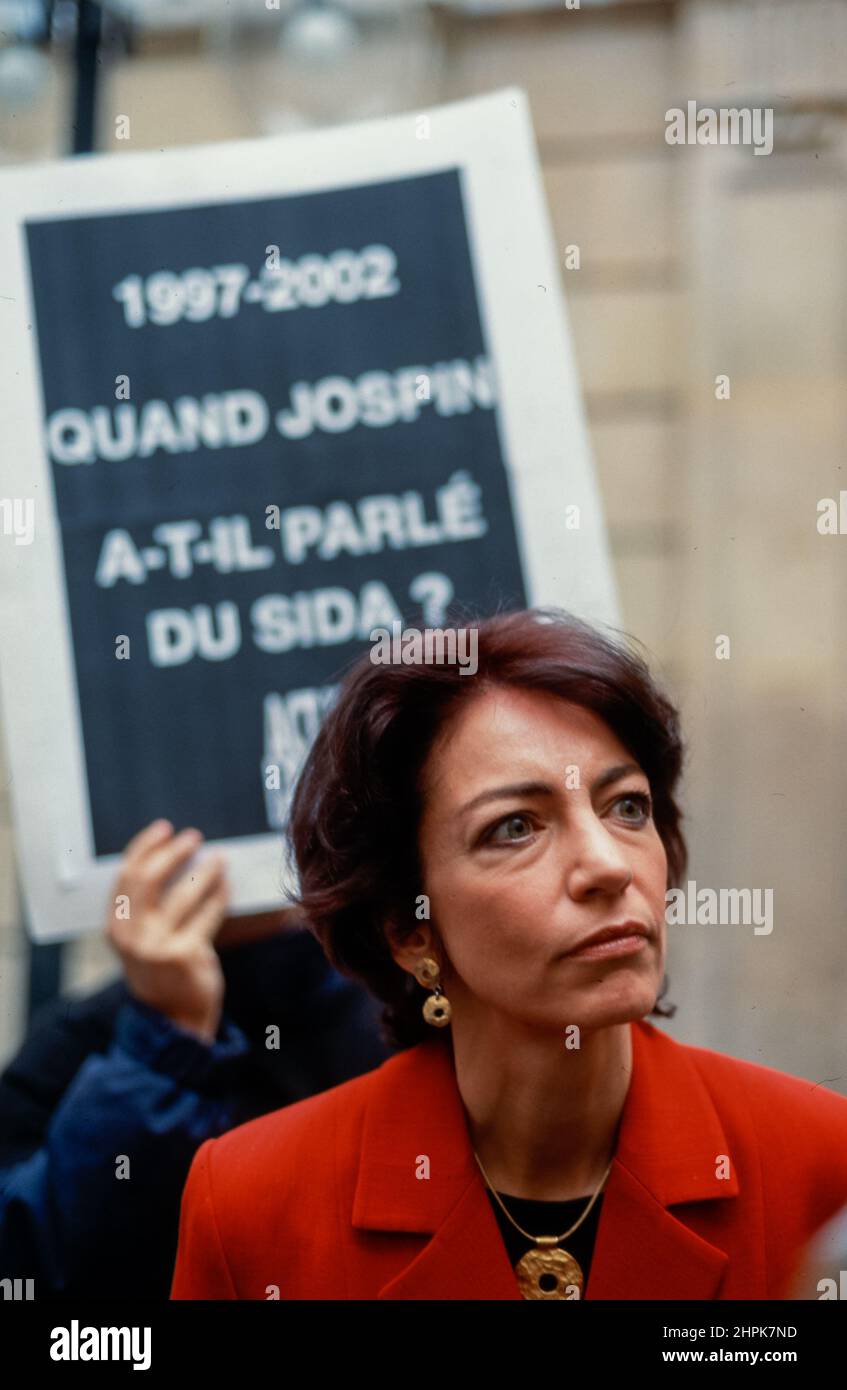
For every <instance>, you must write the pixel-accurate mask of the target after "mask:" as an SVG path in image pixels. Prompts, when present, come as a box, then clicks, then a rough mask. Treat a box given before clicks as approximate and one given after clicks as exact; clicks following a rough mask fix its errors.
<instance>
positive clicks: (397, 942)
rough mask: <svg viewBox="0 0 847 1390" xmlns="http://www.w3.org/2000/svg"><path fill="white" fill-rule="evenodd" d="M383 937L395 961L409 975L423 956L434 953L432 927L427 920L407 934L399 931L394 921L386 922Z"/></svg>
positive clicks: (413, 971) (412, 973)
mask: <svg viewBox="0 0 847 1390" xmlns="http://www.w3.org/2000/svg"><path fill="white" fill-rule="evenodd" d="M385 937H386V940H387V942H388V949H389V950H390V952H391V954H392V956H393V958H394V960H395V961H396V963H397V964H398V965H399V966H400V968H401V970H407V971H408V972H409V974H411V975H414V973H415V971H416V969H417V968H418V966H419V965H420V962H421V961H422V960H423V959H424V957H425V956H429V955H433V954H434V953H435V948H434V942H433V933H432V928H431V927H430V925H429V923H428V922H421V923H420V924H419V925H416V926H415V927H414V929H413V930H412V931H411V932H409V933H408V934H405V933H403V932H401V929H400V927H399V925H398V924H397V923H396V922H394V921H390V922H387V923H386V927H385ZM436 958H437V957H436Z"/></svg>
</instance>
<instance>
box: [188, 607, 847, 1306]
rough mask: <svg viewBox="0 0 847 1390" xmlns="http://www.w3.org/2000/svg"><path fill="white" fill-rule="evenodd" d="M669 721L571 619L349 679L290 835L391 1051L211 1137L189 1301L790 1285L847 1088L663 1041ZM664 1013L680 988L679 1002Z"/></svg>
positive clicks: (197, 1186)
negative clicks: (374, 1005)
mask: <svg viewBox="0 0 847 1390" xmlns="http://www.w3.org/2000/svg"><path fill="white" fill-rule="evenodd" d="M681 764H682V744H681V738H680V733H679V727H678V720H677V715H676V712H675V710H674V708H673V707H672V705H671V704H670V703H669V701H668V700H667V698H666V697H665V696H664V695H663V694H662V693H661V692H660V691H659V690H658V689H657V688H656V686H655V684H654V683H653V681H652V679H651V677H650V674H649V672H648V670H647V668H646V666H645V665H644V663H643V661H642V660H641V659H640V657H639V656H637V655H636V654H635V653H634V651H632V650H630V649H628V648H627V647H625V646H624V645H623V644H619V643H618V642H617V641H612V640H610V639H608V638H606V637H604V636H601V635H600V634H599V633H598V632H596V631H594V630H593V629H592V628H591V627H589V626H587V625H586V624H584V623H582V622H580V621H578V620H576V619H575V618H572V617H570V616H568V615H566V614H561V613H551V612H546V613H538V612H534V613H533V612H530V613H516V614H511V615H505V616H497V617H494V618H491V619H488V620H487V621H485V622H483V623H481V624H480V625H479V628H478V671H477V674H476V678H475V679H469V678H468V677H466V676H465V675H464V674H463V672H462V671H461V669H460V668H459V667H458V666H456V665H453V666H450V665H436V664H429V665H425V664H421V665H400V664H397V665H393V666H392V665H376V664H373V663H371V662H370V661H369V660H368V659H367V658H365V659H363V660H362V661H361V662H360V663H359V664H358V665H357V666H356V667H354V669H353V670H352V672H351V673H350V675H349V676H348V678H347V680H346V681H345V683H344V685H343V686H342V690H341V694H340V697H339V700H338V702H337V704H336V705H335V707H334V709H333V710H332V711H331V712H330V714H329V715H328V716H327V718H326V720H325V722H324V724H323V727H322V729H321V732H320V734H319V736H318V738H317V740H316V742H315V744H314V746H313V749H312V752H311V755H310V757H309V759H308V761H307V764H306V766H305V768H304V771H303V775H302V777H301V780H300V783H299V785H298V788H297V792H296V795H295V798H294V802H293V806H292V815H291V824H290V836H291V842H292V848H293V853H294V858H295V861H296V864H297V868H298V871H299V877H300V894H301V902H302V906H303V908H304V909H305V913H306V915H307V917H308V919H309V921H310V923H311V925H312V929H313V930H314V932H315V933H316V935H317V936H318V938H319V940H320V941H321V943H322V945H323V947H324V949H325V951H326V952H327V955H328V956H329V958H330V960H331V961H332V962H333V964H335V965H336V966H337V967H338V968H339V969H341V970H342V971H344V972H345V973H348V974H351V975H353V976H355V977H358V978H359V979H360V980H362V981H364V982H365V983H366V984H367V985H368V986H369V987H370V989H371V990H372V991H374V993H376V994H377V995H378V996H379V997H380V998H382V999H383V1000H384V1001H386V1004H387V1009H386V1011H385V1014H384V1018H385V1020H386V1024H387V1025H388V1026H389V1027H390V1029H391V1034H392V1038H393V1040H394V1041H395V1042H396V1043H397V1044H398V1045H399V1046H400V1048H401V1050H400V1051H399V1052H398V1053H397V1054H396V1055H395V1056H394V1057H392V1058H390V1059H389V1060H388V1061H386V1062H384V1063H383V1064H382V1065H381V1066H380V1067H379V1068H378V1069H377V1070H375V1071H372V1072H370V1073H368V1074H367V1075H365V1076H362V1077H358V1078H355V1079H354V1080H352V1081H348V1082H346V1083H344V1084H343V1085H340V1086H337V1087H335V1088H333V1089H332V1090H331V1091H329V1092H326V1093H324V1094H322V1095H320V1096H316V1097H312V1098H310V1099H308V1100H305V1101H303V1102H300V1103H298V1104H296V1105H294V1106H289V1107H288V1108H286V1109H285V1110H283V1111H280V1112H278V1113H276V1114H272V1115H268V1116H265V1117H263V1118H261V1119H259V1120H255V1121H252V1122H250V1123H249V1124H246V1125H244V1126H242V1127H240V1128H239V1129H237V1130H234V1131H232V1132H230V1133H229V1134H227V1135H225V1136H224V1137H223V1138H220V1139H216V1140H212V1141H209V1142H207V1143H206V1144H204V1145H203V1147H202V1148H201V1149H200V1151H199V1152H198V1154H197V1157H196V1158H195V1161H194V1164H193V1166H192V1169H191V1173H190V1176H189V1180H188V1184H187V1187H186V1190H185V1194H184V1198H183V1207H182V1220H181V1229H180V1243H179V1252H178V1256H177V1264H176V1271H175V1276H174V1283H173V1290H172V1296H173V1297H175V1298H247V1299H262V1298H276V1297H279V1298H285V1299H324V1298H329V1299H514V1298H521V1297H523V1298H533V1299H544V1298H559V1299H576V1298H589V1299H612V1298H620V1299H654V1298H661V1299H735V1298H750V1299H754V1298H755V1299H759V1298H776V1297H780V1296H781V1294H782V1292H783V1291H784V1289H785V1286H786V1282H787V1280H788V1278H789V1276H790V1274H791V1272H792V1270H793V1268H794V1265H795V1262H796V1260H797V1258H798V1257H799V1255H800V1252H801V1250H802V1247H803V1246H804V1245H805V1243H806V1241H807V1240H808V1238H809V1237H810V1236H811V1235H812V1233H813V1232H814V1231H815V1230H816V1229H817V1228H818V1227H819V1226H821V1225H822V1224H823V1222H824V1221H826V1220H827V1219H828V1218H829V1217H830V1216H831V1215H832V1214H833V1213H834V1212H835V1210H836V1209H837V1208H838V1207H839V1206H841V1205H842V1204H843V1203H844V1202H845V1201H847V1099H845V1098H844V1097H842V1096H840V1095H837V1094H835V1093H833V1092H830V1091H827V1090H825V1089H824V1088H823V1087H821V1086H813V1085H812V1084H811V1083H810V1082H807V1081H803V1080H799V1079H797V1078H795V1077H792V1076H788V1075H784V1074H782V1073H780V1072H777V1071H774V1070H772V1069H770V1068H767V1067H763V1066H759V1065H754V1064H752V1063H749V1062H743V1061H737V1060H735V1059H733V1058H731V1057H726V1056H723V1055H722V1054H720V1053H717V1052H713V1051H709V1050H706V1049H704V1048H699V1047H691V1046H686V1045H683V1044H681V1043H677V1042H675V1041H673V1040H672V1039H671V1038H670V1037H668V1036H667V1034H665V1033H663V1032H661V1031H660V1030H659V1029H658V1028H656V1027H655V1026H654V1025H653V1024H651V1023H649V1022H647V1021H646V1016H647V1015H648V1014H651V1013H652V1014H657V1015H660V1016H661V1015H662V1014H667V1012H668V1010H667V1009H666V1008H665V1007H664V1006H663V1005H662V1004H661V1002H659V1001H660V999H661V995H660V987H661V985H662V981H663V976H664V964H665V948H666V927H665V913H664V906H665V892H666V889H667V887H668V886H669V885H675V884H677V883H678V882H679V880H680V878H681V877H682V875H683V874H684V872H685V865H686V850H685V843H684V839H683V836H682V833H681V829H680V811H679V808H678V805H677V802H676V800H675V796H676V790H677V783H678V779H679V775H680V770H681ZM671 1011H672V1010H671Z"/></svg>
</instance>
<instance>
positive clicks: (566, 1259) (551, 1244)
mask: <svg viewBox="0 0 847 1390" xmlns="http://www.w3.org/2000/svg"><path fill="white" fill-rule="evenodd" d="M474 1158H475V1159H476V1161H477V1163H478V1164H479V1168H480V1172H481V1173H482V1176H483V1178H484V1179H485V1183H486V1186H487V1187H488V1189H489V1191H490V1192H491V1193H492V1194H493V1195H494V1198H495V1200H496V1202H497V1204H498V1206H499V1207H500V1209H501V1210H502V1211H503V1212H504V1213H505V1215H506V1217H507V1219H508V1220H509V1221H511V1223H512V1225H513V1226H514V1228H515V1230H516V1231H520V1233H521V1235H522V1236H525V1237H526V1239H527V1240H531V1241H532V1242H533V1245H534V1247H535V1248H534V1249H533V1250H527V1252H526V1254H525V1255H523V1256H522V1257H521V1258H520V1259H519V1260H518V1263H517V1264H516V1266H515V1271H516V1273H517V1278H518V1287H519V1288H520V1291H521V1295H522V1297H523V1298H563V1299H572V1298H573V1290H574V1289H576V1291H577V1292H576V1297H577V1298H582V1290H583V1286H584V1283H585V1277H584V1275H583V1272H582V1269H581V1267H580V1264H579V1261H578V1260H575V1259H574V1257H573V1255H571V1254H569V1252H568V1251H567V1250H561V1249H560V1248H559V1245H560V1242H561V1241H563V1240H565V1239H566V1238H567V1237H568V1236H570V1235H573V1233H574V1231H575V1230H576V1229H577V1227H578V1226H581V1225H582V1223H583V1221H584V1220H585V1218H586V1216H587V1215H588V1213H589V1212H590V1211H591V1208H592V1207H593V1206H594V1203H595V1202H596V1201H597V1198H598V1197H599V1196H600V1193H601V1191H602V1190H603V1184H604V1183H605V1181H606V1179H607V1177H608V1176H609V1173H610V1171H611V1167H612V1163H610V1164H609V1167H608V1168H607V1169H606V1171H605V1173H604V1174H603V1176H602V1178H601V1179H600V1184H599V1186H598V1188H597V1191H596V1192H595V1193H594V1195H593V1197H591V1198H590V1199H589V1202H588V1206H587V1207H586V1208H585V1211H584V1212H583V1213H582V1216H580V1217H578V1219H577V1220H576V1221H575V1222H574V1224H573V1225H572V1226H569V1227H568V1229H567V1230H566V1231H564V1232H563V1233H562V1235H560V1236H534V1235H532V1233H531V1232H530V1231H525V1230H524V1228H523V1226H519V1225H518V1223H517V1221H516V1220H515V1218H514V1217H513V1216H512V1214H511V1212H510V1211H508V1210H507V1209H506V1207H505V1206H504V1205H503V1202H502V1201H501V1199H500V1194H499V1192H497V1191H495V1189H494V1187H493V1186H492V1184H491V1183H490V1182H489V1180H488V1174H487V1173H486V1171H485V1169H484V1168H483V1166H482V1160H481V1159H480V1156H479V1154H478V1153H477V1152H476V1150H475V1149H474ZM612 1162H614V1159H613V1160H612Z"/></svg>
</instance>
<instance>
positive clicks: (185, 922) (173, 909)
mask: <svg viewBox="0 0 847 1390" xmlns="http://www.w3.org/2000/svg"><path fill="white" fill-rule="evenodd" d="M225 868H226V865H225V862H224V858H223V855H221V854H211V855H209V856H208V857H207V858H206V859H203V860H201V861H200V862H199V863H198V864H196V865H194V866H192V867H191V868H189V869H187V870H186V872H185V873H184V874H183V875H182V877H181V878H180V879H178V880H177V882H176V883H175V884H174V885H173V887H171V888H169V889H168V890H167V891H166V892H165V893H164V895H163V897H162V901H161V908H162V912H163V913H164V914H165V916H166V917H167V919H168V922H169V923H170V924H171V927H172V928H173V929H174V930H177V929H183V928H185V927H188V926H189V925H190V918H191V917H192V915H193V914H194V913H195V912H196V911H197V909H198V908H199V907H200V905H201V903H202V902H203V899H204V898H206V897H207V896H208V894H209V893H211V892H214V891H215V890H216V889H217V888H219V887H220V886H221V885H222V881H223V876H224V872H225Z"/></svg>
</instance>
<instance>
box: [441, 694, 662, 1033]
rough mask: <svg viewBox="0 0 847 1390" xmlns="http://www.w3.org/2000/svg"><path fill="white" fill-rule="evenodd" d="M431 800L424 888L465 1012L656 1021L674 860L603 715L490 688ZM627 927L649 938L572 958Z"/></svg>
mask: <svg viewBox="0 0 847 1390" xmlns="http://www.w3.org/2000/svg"><path fill="white" fill-rule="evenodd" d="M422 791H423V815H422V821H421V828H420V853H421V861H422V865H423V874H424V885H423V891H424V892H426V893H427V894H428V896H429V900H430V913H431V918H430V920H431V924H432V926H433V927H434V928H435V934H436V942H437V941H439V940H440V942H441V946H442V950H441V953H440V954H441V958H442V960H443V969H442V978H441V983H442V988H443V990H444V993H445V994H446V995H447V996H448V998H449V999H450V1002H451V1005H452V1007H453V1011H454V1015H455V1016H456V1017H457V1018H458V1017H460V1016H461V1017H462V1018H463V1020H467V1022H468V1023H469V1024H472V1025H474V1026H475V1025H476V1024H480V1025H486V1024H488V1023H492V1022H493V1023H495V1025H496V1021H497V1020H496V1018H495V1017H494V1016H495V1015H497V1014H499V1015H504V1016H508V1018H509V1019H510V1020H511V1021H512V1022H513V1023H514V1022H519V1023H523V1024H526V1025H528V1026H529V1027H533V1028H549V1029H550V1030H553V1031H556V1032H559V1033H561V1031H562V1030H563V1029H564V1028H565V1027H566V1026H567V1025H568V1024H574V1023H575V1024H578V1025H579V1026H580V1027H583V1028H595V1027H604V1026H608V1025H610V1024H612V1023H616V1022H618V1023H619V1022H625V1021H627V1020H629V1019H633V1018H642V1017H644V1015H645V1014H647V1013H649V1012H650V1010H651V1009H652V1007H653V1005H654V1003H655V1000H656V996H657V994H658V992H659V989H660V988H661V983H662V979H663V975H664V957H665V915H664V914H665V889H666V885H667V858H666V855H665V850H664V846H663V844H662V841H661V839H660V838H659V833H658V831H657V829H656V826H655V824H654V823H653V820H652V817H651V815H650V810H649V794H650V784H649V782H648V780H647V777H646V776H645V774H644V773H643V772H642V771H641V769H640V768H639V767H637V766H636V765H635V764H634V759H633V758H632V756H631V754H630V753H629V752H628V751H627V749H626V748H625V747H624V746H623V745H622V744H621V743H620V741H619V740H618V738H617V737H616V735H615V734H614V733H613V732H612V730H611V729H610V728H609V727H608V725H607V724H605V723H604V721H603V720H602V719H600V718H599V716H597V715H595V714H594V713H593V712H591V711H590V710H586V709H583V708H582V707H581V706H579V705H574V704H571V703H569V702H567V701H565V700H562V699H560V698H557V697H555V696H552V695H549V694H547V693H545V692H536V691H532V690H523V689H515V688H510V687H499V688H495V689H489V690H487V691H485V692H484V693H482V694H480V695H479V696H477V697H476V698H475V699H473V700H470V701H468V703H467V704H466V705H465V706H464V708H463V709H462V710H461V712H460V713H459V714H458V715H457V716H456V717H455V718H454V719H453V720H452V721H451V723H450V724H449V726H447V727H446V728H445V729H444V730H443V731H442V733H441V735H440V736H439V738H438V739H437V740H436V742H435V744H434V745H433V748H432V750H431V751H430V755H429V757H428V759H427V762H426V764H425V766H424V770H423V779H422ZM627 921H634V922H638V923H641V924H642V925H643V926H644V927H645V928H646V929H647V930H648V933H649V935H648V938H647V939H646V940H642V942H641V945H640V947H639V949H637V950H635V951H634V952H630V953H628V954H624V953H621V952H618V953H614V954H596V953H595V954H594V955H593V956H592V957H589V956H587V955H583V956H581V957H578V956H574V955H568V954H567V953H568V952H571V951H572V950H573V948H574V947H576V946H578V945H579V944H580V943H582V942H583V941H584V940H585V938H587V937H588V936H590V935H592V934H593V933H595V932H597V931H599V930H600V929H602V928H604V927H609V926H616V925H620V924H621V923H625V922H627ZM445 954H446V959H444V956H445ZM504 1021H505V1020H504Z"/></svg>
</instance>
